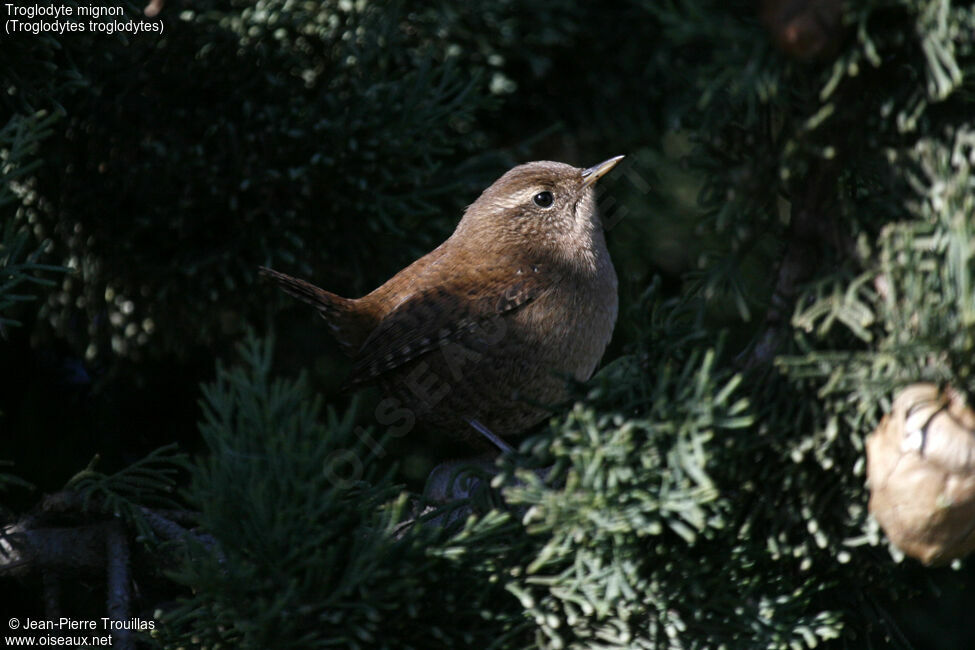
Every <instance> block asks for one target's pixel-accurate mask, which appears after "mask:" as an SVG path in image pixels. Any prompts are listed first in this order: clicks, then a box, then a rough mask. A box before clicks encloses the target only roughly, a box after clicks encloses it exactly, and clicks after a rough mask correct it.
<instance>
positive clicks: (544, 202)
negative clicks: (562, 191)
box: [532, 192, 554, 208]
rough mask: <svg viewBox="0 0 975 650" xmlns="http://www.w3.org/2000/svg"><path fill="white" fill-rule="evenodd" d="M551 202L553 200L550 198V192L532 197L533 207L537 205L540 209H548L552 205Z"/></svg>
mask: <svg viewBox="0 0 975 650" xmlns="http://www.w3.org/2000/svg"><path fill="white" fill-rule="evenodd" d="M553 200H554V199H553V198H552V193H551V192H539V193H538V194H536V195H535V196H534V197H532V201H534V202H535V205H537V206H538V207H540V208H548V207H550V206H551V205H552V201H553Z"/></svg>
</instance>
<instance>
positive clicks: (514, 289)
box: [261, 156, 622, 439]
mask: <svg viewBox="0 0 975 650" xmlns="http://www.w3.org/2000/svg"><path fill="white" fill-rule="evenodd" d="M620 158H622V156H619V157H617V158H612V159H610V160H607V161H606V162H604V163H601V164H600V165H596V166H595V167H591V168H589V169H586V170H583V169H579V168H576V167H571V166H569V165H565V164H562V163H556V162H547V161H542V162H531V163H527V164H524V165H519V166H518V167H515V168H514V169H512V170H510V171H509V172H507V173H506V174H504V175H503V176H502V177H501V178H500V179H498V180H497V181H496V182H495V183H494V184H492V185H491V186H490V187H489V188H487V189H486V190H485V191H484V192H483V193H482V194H481V196H480V197H479V198H478V199H477V200H476V201H475V202H474V203H473V204H471V205H470V206H469V207H468V208H467V210H466V211H465V213H464V216H463V218H461V220H460V223H459V224H458V225H457V229H456V230H455V231H454V233H453V234H452V235H451V236H450V238H448V239H447V241H445V242H444V243H443V244H441V245H440V246H438V247H437V248H436V249H434V250H433V251H431V252H430V253H428V254H427V255H425V256H423V257H421V258H420V259H418V260H417V261H416V262H414V263H412V264H410V265H409V266H407V267H406V268H404V269H403V270H402V271H400V272H399V273H397V274H396V275H394V276H393V277H392V278H391V279H390V280H388V281H387V282H386V283H385V284H383V285H382V286H381V287H379V288H378V289H376V290H375V291H373V292H372V293H370V294H368V295H366V296H363V297H362V298H358V299H349V298H342V297H340V296H337V295H335V294H333V293H329V292H328V291H324V290H322V289H319V288H318V287H316V286H314V285H312V284H309V283H308V282H305V281H304V280H299V279H297V278H293V277H291V276H288V275H285V274H283V273H279V272H277V271H272V270H270V269H264V268H262V269H261V273H262V274H263V275H265V276H266V277H268V278H270V279H272V280H274V281H275V282H277V283H278V284H279V285H280V286H281V288H282V289H283V290H284V291H286V292H288V293H289V294H291V295H293V296H295V297H297V298H299V299H301V300H303V301H305V302H307V303H309V304H311V305H313V306H314V307H316V308H317V309H318V310H319V312H320V313H321V315H322V317H323V318H324V319H325V320H326V321H327V322H328V324H329V327H330V328H331V330H332V331H333V333H334V335H335V337H336V339H337V340H338V341H339V343H340V345H341V346H342V348H343V349H344V350H345V351H346V352H347V353H348V354H349V355H350V356H352V357H353V359H354V362H355V365H354V369H353V371H352V377H351V382H352V384H353V385H355V384H362V383H367V382H377V383H379V384H380V385H381V386H382V388H383V389H384V391H385V392H386V394H387V395H388V396H389V397H390V398H391V399H392V400H396V401H395V402H387V403H385V404H384V405H381V406H383V408H385V409H386V412H389V411H391V410H393V409H397V408H402V407H405V408H407V409H409V410H410V411H412V412H413V414H414V415H415V416H416V418H417V420H418V421H419V422H420V423H421V424H423V425H426V426H430V427H433V428H436V429H440V430H444V431H447V432H450V433H454V434H460V435H465V436H466V435H469V434H472V433H473V431H474V428H477V429H483V428H487V429H489V430H490V431H491V432H493V433H495V434H497V435H498V436H500V437H501V438H506V439H511V438H513V437H516V436H517V435H518V434H520V433H522V432H524V431H525V430H526V429H527V428H529V427H531V426H532V425H534V424H536V423H538V422H539V421H541V420H542V419H544V418H545V417H546V415H547V411H546V410H545V409H544V408H543V407H542V406H543V405H548V404H554V403H556V402H558V401H560V400H562V399H564V398H565V396H566V394H567V391H566V388H567V385H566V379H567V377H574V378H575V379H578V380H580V381H582V380H586V379H588V378H589V377H590V375H591V374H592V372H593V370H595V368H596V365H597V364H598V363H599V360H600V358H601V357H602V354H603V351H604V350H605V349H606V345H607V344H608V343H609V339H610V336H611V335H612V331H613V325H614V323H615V321H616V311H617V296H616V272H615V271H614V270H613V264H612V262H611V260H610V258H609V251H608V250H607V249H606V240H605V238H604V236H603V228H602V224H601V222H600V220H599V217H598V215H597V211H596V204H595V197H594V192H593V187H592V185H593V183H594V182H595V181H596V180H597V179H598V178H599V177H600V176H602V175H603V174H605V173H606V172H608V171H609V170H610V169H612V167H613V166H614V165H616V163H617V162H619V160H620ZM478 424H480V425H482V426H478ZM472 427H474V428H472Z"/></svg>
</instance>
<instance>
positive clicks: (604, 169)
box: [582, 156, 624, 189]
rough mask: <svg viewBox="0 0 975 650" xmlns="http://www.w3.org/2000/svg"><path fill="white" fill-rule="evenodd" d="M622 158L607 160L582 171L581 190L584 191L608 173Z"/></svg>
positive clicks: (616, 157)
mask: <svg viewBox="0 0 975 650" xmlns="http://www.w3.org/2000/svg"><path fill="white" fill-rule="evenodd" d="M623 158H624V156H615V157H613V158H610V159H609V160H604V161H603V162H601V163H599V164H598V165H594V166H592V167H590V168H589V169H584V170H582V188H583V189H585V188H587V187H589V186H590V185H592V184H593V183H595V182H596V181H598V180H599V179H600V178H602V177H603V176H605V175H606V174H608V173H609V171H610V170H611V169H612V168H613V167H616V164H617V163H618V162H619V161H621V160H623Z"/></svg>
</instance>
